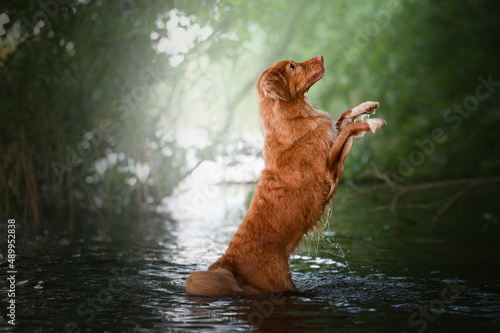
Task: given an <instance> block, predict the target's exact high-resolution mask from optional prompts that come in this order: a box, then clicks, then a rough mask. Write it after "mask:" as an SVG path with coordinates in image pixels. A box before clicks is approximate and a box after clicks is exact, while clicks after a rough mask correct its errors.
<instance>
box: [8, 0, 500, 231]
mask: <svg viewBox="0 0 500 333" xmlns="http://www.w3.org/2000/svg"><path fill="white" fill-rule="evenodd" d="M498 17H500V3H499V2H498V1H494V0H477V1H451V0H447V1H429V0H409V1H401V0H391V1H384V2H378V1H363V2H353V1H347V0H336V1H326V0H325V1H309V0H294V1H261V0H255V1H242V0H203V1H150V0H138V1H125V0H124V1H101V0H96V1H91V0H77V1H63V0H49V1H20V0H3V1H2V3H1V5H0V96H1V97H0V101H1V102H0V103H1V104H0V123H1V131H0V188H1V190H0V216H2V217H3V218H4V217H6V218H7V217H8V218H12V217H16V218H17V219H18V220H19V222H23V223H27V224H28V225H32V226H37V225H43V224H44V223H50V221H53V220H63V221H68V222H67V223H68V226H70V227H72V226H73V224H74V223H79V222H78V219H77V218H75V216H77V214H79V212H86V213H88V212H91V213H92V214H95V215H96V216H99V218H100V219H106V217H107V216H114V217H116V216H120V217H123V218H124V219H137V217H140V218H142V217H143V216H144V215H145V214H149V213H158V212H161V213H164V212H167V213H168V212H169V203H170V202H175V201H173V200H174V199H175V197H178V196H180V195H182V191H183V190H182V189H183V188H184V190H186V189H188V188H192V187H196V186H197V185H196V184H197V183H196V181H195V180H196V179H201V181H203V180H205V181H206V180H207V179H208V181H209V183H210V182H211V183H214V184H218V183H222V182H250V183H251V182H255V181H257V180H258V177H259V171H260V170H261V169H262V167H263V161H262V157H261V146H262V142H263V130H262V127H261V124H260V120H259V117H258V109H257V101H256V92H255V82H256V79H257V77H258V75H259V74H260V73H261V72H262V71H263V70H264V69H265V68H267V67H268V66H270V65H271V64H273V63H274V62H276V61H278V60H282V59H294V60H296V61H304V60H307V59H309V58H312V57H314V56H317V55H319V54H321V55H323V56H324V58H325V66H326V75H325V77H324V78H323V79H322V80H321V81H320V82H318V83H317V84H316V85H315V86H314V87H313V88H312V89H311V90H310V92H309V93H308V97H309V98H310V99H311V100H312V101H313V102H314V103H315V104H317V105H318V106H319V107H320V108H322V109H324V110H327V111H328V112H329V113H330V114H331V116H332V118H333V119H336V118H337V117H338V116H339V115H340V114H341V113H342V112H343V111H345V110H347V109H350V108H351V107H353V106H356V105H358V104H359V103H361V102H364V101H367V100H376V101H380V104H381V107H380V108H379V110H378V111H377V115H376V116H377V117H382V118H384V119H385V120H386V121H387V123H388V125H387V126H386V127H384V128H383V130H381V131H380V132H378V133H377V134H376V135H374V136H372V134H371V133H369V134H367V135H366V136H365V137H364V138H363V139H360V140H357V142H356V143H355V147H353V149H352V150H351V153H350V156H349V157H348V158H347V161H346V169H345V171H344V175H343V176H342V181H343V183H342V186H345V187H350V188H352V189H353V192H352V194H351V195H352V197H353V198H354V197H356V196H359V195H377V196H381V197H382V198H383V199H384V200H385V204H382V205H381V206H379V207H376V209H381V210H384V209H385V210H388V211H390V212H391V213H392V216H393V217H394V218H395V219H397V220H401V221H404V222H408V223H410V224H411V223H415V220H416V219H417V218H416V217H415V216H417V215H415V214H417V213H416V212H418V214H420V213H421V212H424V214H427V215H426V216H427V217H426V219H425V221H426V222H425V227H426V228H427V227H430V228H431V227H433V225H435V224H436V223H438V221H439V219H441V218H443V217H444V216H447V215H448V214H453V213H452V212H455V213H454V214H456V215H457V216H464V214H466V215H467V214H469V215H467V216H472V217H473V219H474V222H473V223H472V222H470V228H472V229H477V230H478V231H483V232H484V231H488V232H490V231H492V230H494V231H495V232H496V233H497V234H498V230H499V226H498V219H499V218H500V208H499V206H498V195H499V194H500V186H499V184H500V178H499V175H498V171H499V170H500V131H499V130H498V125H499V121H500V61H499V59H500V52H499V51H500V20H498ZM193 179H195V180H193ZM183 184H184V185H183ZM205 197H206V195H205ZM199 202H200V204H204V202H203V200H199ZM194 204H196V201H194ZM177 208H178V207H177ZM184 211H185V212H186V211H189V207H187V208H186V209H184ZM476 222H478V223H476ZM452 226H453V224H452Z"/></svg>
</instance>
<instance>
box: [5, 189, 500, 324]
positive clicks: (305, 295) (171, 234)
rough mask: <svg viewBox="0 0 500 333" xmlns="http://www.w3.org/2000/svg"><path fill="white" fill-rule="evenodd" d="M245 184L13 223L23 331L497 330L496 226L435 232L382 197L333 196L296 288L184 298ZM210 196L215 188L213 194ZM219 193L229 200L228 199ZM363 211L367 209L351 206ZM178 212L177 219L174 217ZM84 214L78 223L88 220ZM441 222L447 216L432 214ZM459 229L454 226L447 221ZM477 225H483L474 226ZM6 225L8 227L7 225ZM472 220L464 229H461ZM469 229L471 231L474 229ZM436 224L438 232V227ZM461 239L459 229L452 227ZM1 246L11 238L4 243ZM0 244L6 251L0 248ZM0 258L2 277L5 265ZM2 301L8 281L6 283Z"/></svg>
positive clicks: (230, 223)
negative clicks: (195, 196) (124, 215)
mask: <svg viewBox="0 0 500 333" xmlns="http://www.w3.org/2000/svg"><path fill="white" fill-rule="evenodd" d="M248 189H249V187H247V188H243V187H240V186H230V187H226V188H225V189H223V190H221V191H218V192H217V198H212V199H214V200H215V201H214V202H215V205H216V206H217V207H219V210H218V211H219V213H218V215H217V214H216V215H217V216H216V218H214V217H213V215H208V216H205V215H203V214H191V216H189V217H188V216H186V217H184V219H182V220H178V219H177V220H175V219H173V218H166V217H156V218H149V219H145V220H144V221H143V222H142V223H138V221H113V220H108V221H106V222H105V223H101V222H100V221H92V220H91V219H90V218H89V217H80V220H79V222H80V223H77V224H76V225H77V227H75V230H74V231H73V235H70V234H69V231H68V230H69V229H68V227H67V225H65V224H64V223H61V224H60V225H54V224H52V226H48V225H46V226H44V228H41V230H45V231H42V232H33V230H32V229H28V228H23V227H21V226H19V225H18V228H17V240H18V242H17V244H18V248H17V250H18V253H19V257H18V258H17V260H16V264H17V271H18V273H17V276H16V282H17V285H16V316H17V317H16V326H15V327H13V326H10V325H8V324H7V322H6V317H5V314H6V310H2V321H0V328H1V329H0V330H1V331H6V332H9V331H17V332H235V331H257V332H258V331H261V332H267V331H269V332H271V331H272V332H327V331H335V332H403V331H406V332H470V331H478V332H497V331H498V329H499V328H500V280H499V269H498V267H499V265H498V264H499V257H500V251H499V249H500V247H499V245H498V242H497V240H498V230H497V229H494V228H493V227H492V228H491V229H489V230H490V231H489V232H487V233H486V232H481V230H482V227H483V225H482V221H476V222H477V223H469V224H467V229H466V230H464V231H458V230H454V234H453V236H452V237H449V236H446V233H444V231H443V230H445V229H446V228H449V225H446V224H445V223H444V222H443V229H441V231H439V230H437V231H436V232H435V233H433V234H430V233H429V232H428V231H426V230H424V229H425V228H424V227H415V226H409V225H406V224H402V223H401V222H397V221H395V220H394V219H393V218H392V217H391V215H390V214H388V213H387V212H377V213H371V212H370V210H369V208H370V207H372V206H374V205H377V204H378V203H376V202H373V201H371V199H366V198H365V199H361V200H358V201H351V202H348V203H346V204H341V203H340V200H341V198H342V196H343V195H345V194H346V193H345V190H344V191H340V190H339V193H338V194H337V198H336V201H335V207H334V208H335V209H334V212H333V218H332V220H331V222H330V229H329V230H326V231H325V233H324V236H323V237H320V238H319V240H318V241H317V243H315V244H314V243H313V244H312V246H311V250H310V251H308V250H307V248H305V249H303V250H302V254H301V255H299V254H297V255H295V256H294V257H293V258H292V260H291V268H292V271H293V278H294V282H295V284H296V286H297V287H298V289H299V290H300V291H299V292H294V293H278V294H264V295H253V296H248V297H240V296H230V297H221V298H210V297H195V296H188V295H186V293H185V291H184V282H185V279H186V278H187V276H188V275H189V274H190V273H191V272H192V271H195V270H200V269H206V267H207V266H208V265H210V264H211V263H212V262H214V261H215V260H217V258H218V257H219V256H220V254H221V253H222V252H223V251H224V250H225V248H226V246H227V244H228V242H229V240H230V239H231V236H232V235H233V233H234V232H235V230H236V228H237V227H238V224H239V222H240V220H241V217H242V215H243V214H244V206H243V205H242V202H243V201H244V200H243V199H244V197H245V193H246V192H247V191H248ZM214 193H215V192H214ZM224 202H225V204H223V203H224ZM359 207H363V209H359ZM177 218H179V217H178V216H177ZM83 222H85V223H83ZM440 223H441V222H440ZM455 229H456V228H455ZM476 229H477V230H476ZM5 230H6V226H5V225H2V235H5V233H3V231H5ZM467 230H468V232H467ZM474 230H476V231H477V232H475V231H474ZM440 233H441V234H440ZM457 235H458V236H457ZM1 246H2V251H3V249H4V248H6V245H5V242H3V241H2V243H1ZM2 254H5V252H4V251H3V252H2ZM5 260H6V257H5V256H4V257H2V259H1V262H2V264H1V266H0V269H1V271H2V276H5V275H4V272H6V271H7V263H6V261H5ZM2 280H4V278H2ZM0 293H1V294H0V295H1V296H0V297H1V298H2V305H1V308H2V309H6V304H7V303H6V302H5V301H6V299H7V290H6V284H5V283H3V284H2V285H1V290H0Z"/></svg>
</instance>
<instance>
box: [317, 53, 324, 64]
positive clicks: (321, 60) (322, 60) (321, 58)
mask: <svg viewBox="0 0 500 333" xmlns="http://www.w3.org/2000/svg"><path fill="white" fill-rule="evenodd" d="M316 59H317V60H318V61H320V62H321V63H323V62H324V59H323V56H322V55H319V56H317V57H316Z"/></svg>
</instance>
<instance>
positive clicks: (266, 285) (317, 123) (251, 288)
mask: <svg viewBox="0 0 500 333" xmlns="http://www.w3.org/2000/svg"><path fill="white" fill-rule="evenodd" d="M324 73H325V68H324V59H323V57H322V56H317V57H315V58H312V59H310V60H307V61H304V62H301V63H296V62H294V61H291V60H285V61H279V62H277V63H275V64H274V65H272V66H271V67H269V68H267V69H266V70H265V71H264V72H263V73H262V74H261V75H260V77H259V79H258V81H257V90H258V97H259V110H260V116H261V119H262V123H263V126H264V129H265V142H264V148H263V156H264V160H265V168H264V170H263V171H262V175H261V177H260V180H259V182H258V184H257V186H256V188H255V194H254V196H253V199H252V201H251V203H250V207H249V209H248V211H247V213H246V215H245V217H244V219H243V221H242V223H241V225H240V226H239V228H238V230H237V231H236V233H235V235H234V237H233V238H232V240H231V242H230V243H229V246H228V248H227V250H226V252H225V253H224V254H222V256H221V257H220V259H219V260H217V261H216V262H215V263H214V264H212V265H211V266H210V267H209V268H208V271H201V272H194V273H192V274H191V275H190V276H189V277H188V278H187V280H186V291H187V293H188V294H195V295H204V296H225V295H230V294H233V293H246V292H251V293H263V292H281V291H294V290H296V287H295V285H294V284H293V281H292V274H291V272H290V268H289V263H288V261H289V258H290V255H291V254H292V253H293V251H294V250H295V248H296V247H297V246H298V244H299V242H300V240H301V239H302V237H303V236H304V235H305V234H307V233H308V232H309V231H311V230H312V229H314V228H315V227H316V226H317V225H318V221H320V219H321V216H323V215H325V214H326V212H327V210H328V209H329V204H330V203H331V201H332V200H333V196H334V194H335V191H336V189H337V186H338V182H339V178H340V175H341V174H342V172H343V170H344V160H345V158H346V156H347V154H348V152H349V149H350V148H351V145H352V142H353V137H355V136H363V135H364V134H365V132H368V131H371V132H375V131H377V130H378V129H380V128H381V127H382V126H383V125H385V124H386V122H385V121H384V120H382V119H377V118H372V119H367V120H362V118H363V117H364V116H365V115H369V114H372V113H374V112H375V109H376V108H377V107H378V106H379V103H378V102H365V103H362V104H360V105H358V106H357V107H355V108H353V109H352V110H349V111H346V112H344V113H343V114H342V115H341V117H340V119H339V120H338V121H337V122H336V124H335V126H334V125H333V123H332V121H331V119H330V117H329V115H328V113H326V112H324V111H322V110H320V109H318V108H317V107H316V106H314V105H313V104H312V103H311V102H309V100H308V99H307V98H306V97H305V95H304V94H305V93H306V92H307V91H308V90H309V88H311V86H312V85H313V84H315V83H316V82H317V81H319V80H320V79H321V78H322V77H323V75H324ZM357 120H360V121H357ZM356 121H357V122H356Z"/></svg>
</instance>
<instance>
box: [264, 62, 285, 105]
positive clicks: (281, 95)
mask: <svg viewBox="0 0 500 333" xmlns="http://www.w3.org/2000/svg"><path fill="white" fill-rule="evenodd" d="M260 90H261V91H262V94H263V95H264V97H267V98H270V99H274V100H277V99H281V100H282V101H285V102H289V101H290V100H291V99H292V98H291V96H290V89H289V88H288V83H287V81H286V79H285V77H284V76H283V75H282V74H281V73H280V72H279V71H278V70H276V69H274V70H271V71H269V72H268V73H265V74H264V75H263V76H262V77H261V81H260Z"/></svg>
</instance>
